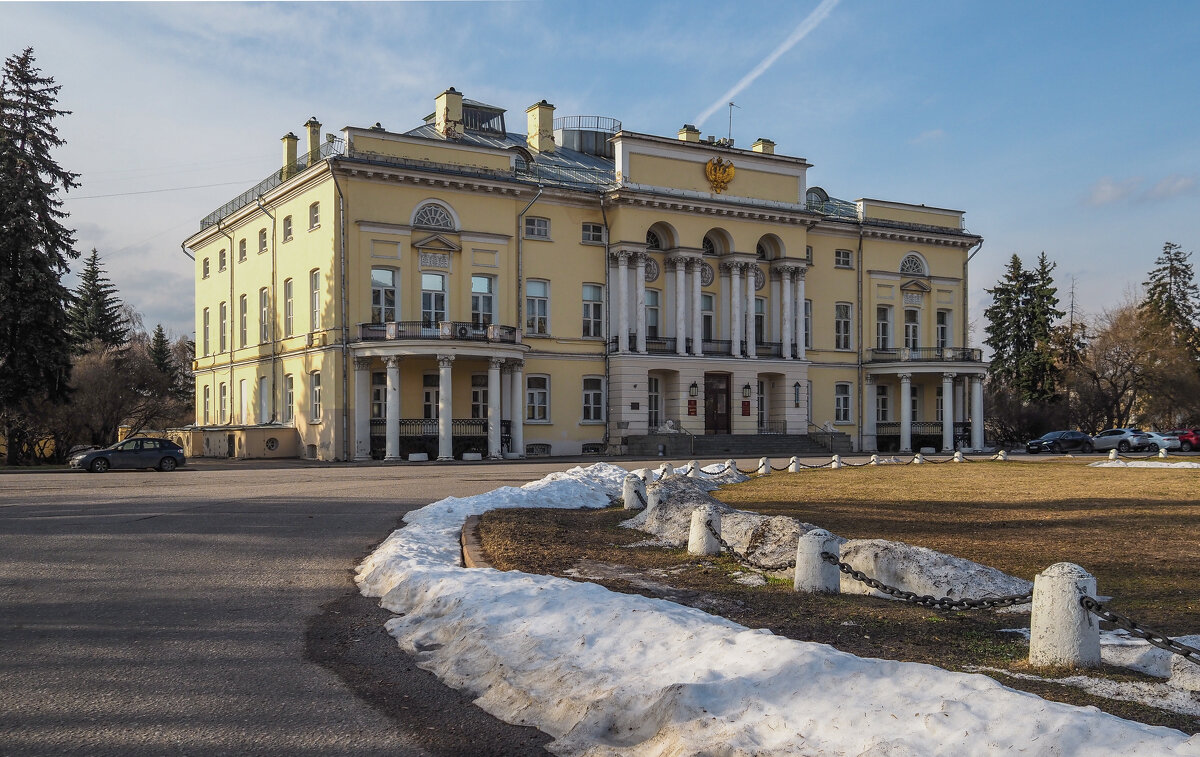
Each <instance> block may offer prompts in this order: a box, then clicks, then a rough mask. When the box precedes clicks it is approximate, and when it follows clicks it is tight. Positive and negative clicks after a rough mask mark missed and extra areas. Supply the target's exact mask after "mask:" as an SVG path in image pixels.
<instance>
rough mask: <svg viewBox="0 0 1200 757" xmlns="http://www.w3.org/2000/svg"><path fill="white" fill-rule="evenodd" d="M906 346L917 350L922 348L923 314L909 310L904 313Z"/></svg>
mask: <svg viewBox="0 0 1200 757" xmlns="http://www.w3.org/2000/svg"><path fill="white" fill-rule="evenodd" d="M904 346H905V347H907V348H909V349H910V350H915V349H917V348H918V347H920V346H921V312H920V311H919V310H913V309H912V308H908V309H906V310H905V311H904Z"/></svg>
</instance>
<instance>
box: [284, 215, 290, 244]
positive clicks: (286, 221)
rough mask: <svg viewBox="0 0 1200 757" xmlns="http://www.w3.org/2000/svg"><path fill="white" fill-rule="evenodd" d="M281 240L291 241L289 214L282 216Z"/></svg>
mask: <svg viewBox="0 0 1200 757" xmlns="http://www.w3.org/2000/svg"><path fill="white" fill-rule="evenodd" d="M283 241H285V242H290V241H292V217H291V216H284V217H283Z"/></svg>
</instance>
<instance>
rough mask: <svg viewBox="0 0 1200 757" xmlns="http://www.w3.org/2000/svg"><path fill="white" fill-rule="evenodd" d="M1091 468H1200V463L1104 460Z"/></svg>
mask: <svg viewBox="0 0 1200 757" xmlns="http://www.w3.org/2000/svg"><path fill="white" fill-rule="evenodd" d="M1088 467H1089V468H1200V463H1163V462H1159V461H1157V460H1130V461H1125V460H1103V461H1101V462H1098V463H1088Z"/></svg>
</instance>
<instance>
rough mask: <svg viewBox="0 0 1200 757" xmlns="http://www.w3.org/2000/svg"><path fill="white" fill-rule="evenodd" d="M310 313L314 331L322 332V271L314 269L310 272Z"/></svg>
mask: <svg viewBox="0 0 1200 757" xmlns="http://www.w3.org/2000/svg"><path fill="white" fill-rule="evenodd" d="M308 312H309V324H311V329H310V330H312V331H320V330H321V271H320V269H318V268H314V269H312V270H311V271H309V272H308Z"/></svg>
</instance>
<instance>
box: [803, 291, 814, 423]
mask: <svg viewBox="0 0 1200 757" xmlns="http://www.w3.org/2000/svg"><path fill="white" fill-rule="evenodd" d="M812 315H813V311H812V300H805V301H804V349H806V350H811V349H812V336H813V322H812V321H813V319H812ZM810 420H811V419H810Z"/></svg>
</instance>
